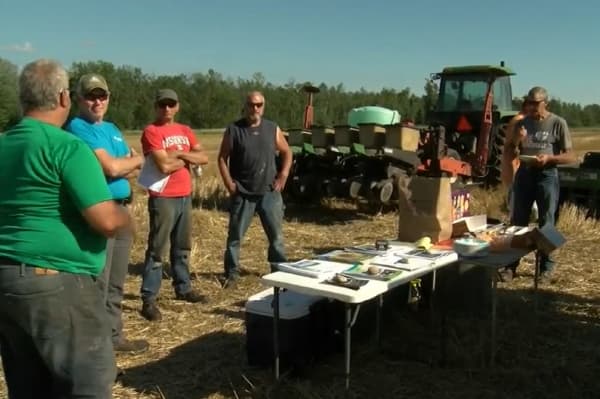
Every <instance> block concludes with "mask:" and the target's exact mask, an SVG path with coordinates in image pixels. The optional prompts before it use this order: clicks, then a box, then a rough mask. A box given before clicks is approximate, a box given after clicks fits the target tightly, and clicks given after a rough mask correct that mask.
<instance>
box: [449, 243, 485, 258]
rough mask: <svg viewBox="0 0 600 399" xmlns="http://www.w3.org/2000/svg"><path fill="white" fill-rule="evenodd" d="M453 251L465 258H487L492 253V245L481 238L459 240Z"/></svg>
mask: <svg viewBox="0 0 600 399" xmlns="http://www.w3.org/2000/svg"><path fill="white" fill-rule="evenodd" d="M452 249H454V251H455V252H456V253H457V254H459V255H460V256H462V257H465V258H473V257H478V256H486V255H488V254H489V253H490V243H489V242H487V241H484V240H480V239H479V238H457V239H456V240H454V244H452Z"/></svg>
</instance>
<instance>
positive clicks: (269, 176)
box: [218, 91, 292, 288]
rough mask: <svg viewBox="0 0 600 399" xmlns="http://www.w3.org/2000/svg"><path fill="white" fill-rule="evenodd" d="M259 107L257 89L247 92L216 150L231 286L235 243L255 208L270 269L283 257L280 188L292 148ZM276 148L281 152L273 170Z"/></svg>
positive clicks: (237, 267)
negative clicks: (225, 200)
mask: <svg viewBox="0 0 600 399" xmlns="http://www.w3.org/2000/svg"><path fill="white" fill-rule="evenodd" d="M264 109H265V98H264V96H263V95H262V93H260V92H257V91H254V92H251V93H249V94H248V95H247V96H246V101H245V104H244V117H243V118H242V119H240V120H238V121H236V122H234V123H232V124H230V125H229V126H228V127H227V129H226V130H225V134H224V135H223V140H222V142H221V148H220V150H219V158H218V163H219V172H220V173H221V177H222V178H223V183H224V184H225V188H227V191H229V194H230V196H231V204H230V208H229V229H228V235H227V245H226V248H225V255H224V267H225V276H224V277H225V279H224V282H223V287H224V288H233V287H235V285H236V282H237V279H238V278H239V272H240V262H239V259H240V244H241V242H242V239H243V237H244V235H245V234H246V231H247V230H248V227H249V226H250V223H251V222H252V218H253V216H254V213H255V212H256V213H258V216H259V217H260V221H261V223H262V226H263V229H264V231H265V234H266V235H267V238H268V240H269V251H268V260H269V262H270V263H271V270H273V269H274V264H275V263H278V262H285V261H286V257H285V251H284V245H283V231H282V222H283V199H282V198H281V191H282V190H283V188H284V187H285V183H286V180H287V177H288V174H289V171H290V167H291V165H292V152H291V151H290V148H289V146H288V144H287V141H286V140H285V137H284V136H283V133H282V132H281V129H279V127H278V126H277V124H276V123H274V122H272V121H269V120H267V119H264V118H263V117H262V116H263V113H264ZM277 152H279V155H280V157H281V167H280V169H279V170H277V165H276V163H275V157H276V155H277Z"/></svg>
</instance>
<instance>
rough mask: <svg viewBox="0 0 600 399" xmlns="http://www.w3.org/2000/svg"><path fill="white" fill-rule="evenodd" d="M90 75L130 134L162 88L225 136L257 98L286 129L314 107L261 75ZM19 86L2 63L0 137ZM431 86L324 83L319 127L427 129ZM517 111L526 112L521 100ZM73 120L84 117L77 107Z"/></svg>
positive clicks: (148, 117)
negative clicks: (373, 122) (359, 115)
mask: <svg viewBox="0 0 600 399" xmlns="http://www.w3.org/2000/svg"><path fill="white" fill-rule="evenodd" d="M90 72H95V73H99V74H101V75H103V76H104V77H105V78H106V80H107V81H108V85H109V88H110V91H111V100H110V101H111V102H110V107H109V111H108V114H107V117H106V119H108V120H111V121H112V122H114V123H115V124H117V125H118V126H119V127H120V128H121V129H123V130H125V129H133V130H139V129H142V128H143V127H144V126H145V125H146V124H148V123H149V122H150V121H152V119H153V117H154V111H153V107H152V104H153V96H154V93H155V92H156V90H157V89H159V88H172V89H174V90H175V91H176V92H177V93H178V95H179V99H180V103H181V110H180V112H179V115H178V120H179V121H180V122H181V123H185V124H187V125H190V126H192V127H193V128H196V129H203V128H221V127H224V126H226V125H227V124H228V123H230V122H231V121H232V120H235V119H236V118H238V117H239V116H240V115H241V107H242V100H243V97H244V95H245V94H246V93H247V92H249V91H251V90H260V91H262V92H263V93H264V94H265V98H266V101H267V108H266V110H265V112H266V113H265V116H266V117H268V118H269V119H272V120H274V121H276V122H277V123H278V124H279V125H280V126H281V127H282V128H284V129H285V128H299V127H301V126H302V118H303V113H304V107H305V105H306V95H305V93H304V92H303V91H302V88H303V87H304V85H305V84H306V82H297V81H294V80H290V81H288V82H287V83H285V84H281V85H276V84H273V83H270V82H267V81H266V79H265V77H264V76H263V75H262V74H261V73H255V74H254V75H253V76H252V77H251V78H250V79H242V78H231V77H224V76H223V75H222V74H220V73H218V72H216V71H214V70H212V69H209V70H208V72H206V73H202V72H197V73H192V74H179V75H151V74H147V73H144V72H143V71H142V70H141V69H140V68H138V67H133V66H128V65H122V66H115V65H114V64H112V63H110V62H106V61H91V62H75V63H73V64H72V65H71V67H70V68H69V74H70V78H71V82H70V85H71V88H74V87H75V86H76V82H77V80H78V79H79V77H80V76H81V75H83V74H85V73H90ZM17 80H18V68H17V66H16V65H14V64H12V63H11V62H9V61H7V60H4V59H2V58H0V131H2V130H4V129H6V127H8V126H9V125H11V124H13V123H15V122H16V121H17V120H18V119H19V118H20V115H19V106H18V98H17ZM424 84H425V86H424V94H423V95H416V94H415V93H412V92H411V90H410V89H409V88H404V89H401V90H397V89H392V88H384V89H382V90H379V91H368V90H365V89H361V90H355V91H352V90H347V89H346V88H345V87H344V85H343V84H341V83H340V84H337V85H327V84H325V83H321V84H320V85H318V86H317V87H318V88H319V90H320V92H319V93H318V94H316V95H315V96H314V123H315V124H316V125H325V126H334V125H338V124H345V123H346V120H347V115H348V111H350V110H351V109H352V108H355V107H360V106H364V105H379V106H382V107H387V108H390V109H395V110H398V111H399V112H400V114H401V115H402V117H403V118H409V119H412V120H414V121H415V122H416V123H426V117H427V111H428V110H430V109H431V108H432V106H433V105H434V104H435V100H436V96H437V84H436V82H434V81H431V80H428V79H425V80H424ZM514 106H515V109H519V106H520V104H519V99H518V98H516V99H515V101H514ZM550 109H551V110H552V111H553V112H556V113H557V114H559V115H561V116H563V117H564V118H565V119H566V120H567V122H568V123H569V125H570V126H572V127H586V126H600V105H598V104H591V105H585V106H582V105H581V104H577V103H566V102H562V101H560V100H551V102H550ZM71 112H72V113H75V112H77V110H76V107H73V108H72V110H71Z"/></svg>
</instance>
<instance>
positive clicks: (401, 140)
mask: <svg viewBox="0 0 600 399" xmlns="http://www.w3.org/2000/svg"><path fill="white" fill-rule="evenodd" d="M419 138H420V133H419V130H418V129H415V128H414V127H409V126H404V125H399V124H398V125H387V126H386V127H385V146H386V147H391V148H398V149H401V150H404V151H417V149H418V148H419Z"/></svg>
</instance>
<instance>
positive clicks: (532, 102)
mask: <svg viewBox="0 0 600 399" xmlns="http://www.w3.org/2000/svg"><path fill="white" fill-rule="evenodd" d="M543 102H546V101H545V100H540V101H532V100H527V101H525V104H527V105H538V104H540V103H543Z"/></svg>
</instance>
